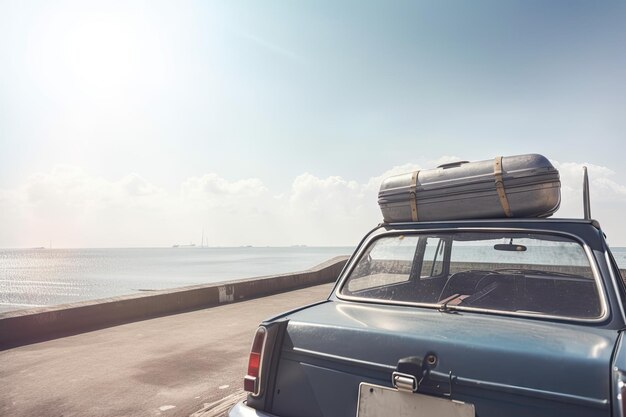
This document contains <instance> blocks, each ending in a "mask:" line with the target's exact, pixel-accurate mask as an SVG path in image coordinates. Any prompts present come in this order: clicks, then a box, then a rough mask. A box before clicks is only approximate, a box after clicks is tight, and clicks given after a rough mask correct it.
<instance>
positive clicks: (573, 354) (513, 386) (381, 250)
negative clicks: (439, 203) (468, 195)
mask: <svg viewBox="0 0 626 417" xmlns="http://www.w3.org/2000/svg"><path fill="white" fill-rule="evenodd" d="M623 300H624V283H623V281H622V279H621V275H620V271H619V269H618V267H617V265H616V263H615V261H614V260H613V257H612V255H611V252H610V251H609V248H608V246H607V244H606V242H605V239H604V235H603V233H602V231H601V230H600V227H599V225H598V223H597V222H595V221H589V220H559V219H557V220H547V219H529V220H522V219H515V220H482V221H480V220H474V221H453V222H433V223H411V222H407V223H398V224H384V225H381V226H380V227H378V228H376V229H375V230H373V231H372V232H371V233H369V234H368V235H367V236H366V237H365V239H364V240H363V241H362V242H361V244H360V246H359V248H358V249H357V251H356V252H355V254H354V255H353V256H352V258H351V259H350V261H349V262H348V264H347V265H346V267H345V269H344V271H343V272H342V273H341V276H340V277H339V279H338V281H337V284H336V286H335V288H334V289H333V291H332V293H331V294H330V296H329V297H328V299H327V300H325V301H323V302H320V303H317V304H314V305H310V306H307V307H303V308H301V309H298V310H294V311H291V312H288V313H285V314H283V315H280V316H278V317H274V318H272V319H270V320H267V321H265V322H263V323H262V324H261V326H260V327H259V328H258V330H257V332H256V335H255V337H254V342H253V345H252V351H251V354H250V361H249V366H248V375H246V377H245V389H246V390H247V391H249V395H248V398H247V401H245V402H242V403H240V404H237V405H236V406H235V407H234V408H233V409H232V410H231V411H230V413H229V416H230V417H243V416H257V417H270V416H281V417H287V416H290V417H319V416H324V417H344V416H360V417H369V416H426V415H430V416H435V415H436V416H481V417H492V416H493V417H495V416H510V417H517V416H520V417H521V416H535V417H543V416H546V417H547V416H569V417H574V416H611V415H612V416H622V415H624V411H625V410H624V406H625V405H626V404H624V403H623V401H624V398H625V397H624V396H623V394H624V390H625V389H626V385H625V383H624V381H625V380H626V376H625V375H624V372H625V370H626V350H625V349H624V347H623V340H622V330H623V329H624V328H625V326H626V318H625V316H624V306H623Z"/></svg>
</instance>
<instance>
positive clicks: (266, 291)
mask: <svg viewBox="0 0 626 417" xmlns="http://www.w3.org/2000/svg"><path fill="white" fill-rule="evenodd" d="M347 260H348V257H347V256H340V257H336V258H333V259H330V260H329V261H327V262H324V263H322V264H320V265H317V266H315V267H313V268H311V269H308V270H306V271H302V272H295V273H289V274H281V275H272V276H266V277H258V278H250V279H242V280H236V281H227V282H220V283H215V284H206V285H194V286H189V287H181V288H174V289H170V290H161V291H153V292H150V293H147V294H146V293H140V294H131V295H125V296H120V297H111V298H105V299H100V300H92V301H83V302H78V303H72V304H63V305H58V306H52V307H42V308H35V309H29V310H19V311H11V312H7V313H3V314H0V349H7V348H10V347H15V346H19V345H23V344H28V343H33V342H37V341H43V340H49V339H54V338H58V337H64V336H69V335H72V334H77V333H81V332H85V331H91V330H96V329H101V328H105V327H110V326H115V325H118V324H123V323H129V322H133V321H138V320H145V319H149V318H153V317H159V316H164V315H168V314H176V313H181V312H185V311H192V310H198V309H202V308H207V307H212V306H216V305H220V304H225V303H232V302H236V301H242V300H248V299H252V298H257V297H263V296H266V295H270V294H277V293H280V292H286V291H291V290H295V289H298V288H304V287H309V286H313V285H319V284H324V283H329V282H334V281H335V280H336V279H337V277H338V276H339V273H340V272H341V270H342V268H343V266H344V265H345V263H346V261H347Z"/></svg>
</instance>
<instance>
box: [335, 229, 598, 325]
mask: <svg viewBox="0 0 626 417" xmlns="http://www.w3.org/2000/svg"><path fill="white" fill-rule="evenodd" d="M506 221H507V222H511V220H510V219H508V220H506ZM456 232H487V233H489V232H491V233H493V232H514V233H520V232H522V233H537V234H547V235H560V236H566V237H568V238H570V239H571V240H574V241H576V242H578V243H579V244H580V245H581V246H582V248H583V250H584V251H585V254H586V255H587V261H588V262H589V265H590V267H591V271H592V273H593V278H594V281H595V283H596V288H597V290H598V293H599V296H600V306H601V315H600V316H599V317H596V318H588V319H587V318H573V317H567V316H554V315H550V314H541V313H537V314H533V313H531V312H516V311H507V310H494V309H484V308H476V307H468V306H447V307H446V309H447V310H449V311H467V312H478V313H489V314H503V315H507V316H515V317H530V318H541V319H548V320H560V321H568V322H576V323H581V322H582V323H599V322H602V321H604V320H606V319H607V318H608V316H609V309H608V302H607V298H606V292H605V291H604V283H603V281H602V276H601V275H600V271H599V269H598V265H597V263H596V259H595V257H594V256H593V252H592V251H591V248H590V247H589V245H587V243H586V242H585V241H584V240H582V239H581V238H580V237H579V236H577V235H575V234H572V233H569V232H562V231H555V230H545V229H525V228H518V227H451V228H441V227H439V228H433V229H402V230H386V231H384V232H380V233H376V234H374V235H371V236H369V237H368V239H367V240H366V241H365V242H362V244H361V246H360V248H359V249H358V252H355V255H356V256H354V255H353V257H352V258H351V259H350V262H349V265H348V264H346V267H345V269H344V271H343V274H342V275H341V276H340V279H339V281H338V283H337V285H336V287H335V291H334V295H335V297H337V298H338V299H340V300H344V301H358V302H365V303H369V304H386V305H395V306H411V307H428V308H436V309H438V308H441V307H442V304H439V303H437V304H434V303H412V302H409V301H392V300H377V299H373V298H363V297H355V296H351V295H344V294H341V293H340V292H341V290H342V289H343V287H344V285H345V284H346V280H347V279H348V277H349V276H350V274H352V271H353V269H354V267H355V265H356V263H357V261H358V260H359V259H361V255H362V254H363V252H364V251H365V249H366V248H367V247H369V245H370V244H371V243H372V241H373V240H376V239H379V238H381V237H386V236H395V235H404V234H408V233H410V234H417V235H419V234H429V233H456Z"/></svg>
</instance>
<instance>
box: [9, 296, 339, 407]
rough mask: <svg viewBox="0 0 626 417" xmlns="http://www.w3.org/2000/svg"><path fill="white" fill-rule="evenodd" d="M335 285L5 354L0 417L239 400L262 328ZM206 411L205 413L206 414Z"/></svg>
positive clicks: (169, 317) (57, 340) (319, 297)
mask: <svg viewBox="0 0 626 417" xmlns="http://www.w3.org/2000/svg"><path fill="white" fill-rule="evenodd" d="M331 288H332V285H331V284H326V285H320V286H316V287H311V288H306V289H302V290H298V291H292V292H288V293H284V294H278V295H273V296H270V297H264V298H258V299H255V300H249V301H244V302H240V303H235V304H229V305H223V306H218V307H212V308H208V309H204V310H199V311H194V312H191V313H184V314H177V315H173V316H167V317H161V318H157V319H152V320H145V321H141V322H135V323H130V324H125V325H122V326H116V327H111V328H108V329H103V330H98V331H94V332H89V333H83V334H80V335H76V336H71V337H66V338H62V339H56V340H50V341H47V342H42V343H37V344H32V345H28V346H22V347H18V348H14V349H10V350H5V351H2V352H0V387H2V388H1V389H0V416H14V417H22V416H23V417H27V416H28V417H30V416H107V417H111V416H189V415H190V414H192V413H194V412H196V411H198V410H200V409H202V408H203V407H204V406H205V405H206V404H207V403H213V402H219V401H220V400H221V399H223V398H225V397H230V398H232V397H234V396H235V397H236V396H238V395H239V393H240V391H241V386H242V383H243V376H244V374H245V371H246V366H247V360H248V351H249V348H250V343H251V342H252V336H253V334H254V330H255V329H256V327H257V325H258V323H259V322H260V321H261V320H263V319H265V318H267V317H270V316H273V315H275V314H278V313H280V312H282V311H285V310H289V309H292V308H296V307H298V306H300V305H304V304H309V303H312V302H315V301H318V300H322V299H324V298H326V297H327V295H328V294H329V292H330V290H331ZM205 408H206V407H205Z"/></svg>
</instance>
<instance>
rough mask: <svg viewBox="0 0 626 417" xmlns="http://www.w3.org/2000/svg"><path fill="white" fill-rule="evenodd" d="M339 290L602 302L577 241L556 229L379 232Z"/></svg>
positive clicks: (476, 300)
mask: <svg viewBox="0 0 626 417" xmlns="http://www.w3.org/2000/svg"><path fill="white" fill-rule="evenodd" d="M339 295H340V296H344V297H348V298H352V299H355V298H358V299H364V300H380V301H383V302H398V303H411V304H422V305H429V306H433V307H437V308H450V309H460V310H462V309H472V310H476V309H479V310H492V311H500V312H514V313H517V314H529V315H543V316H546V315H547V316H555V317H566V318H575V319H597V318H599V317H601V316H602V314H603V308H602V302H601V298H600V292H599V291H598V283H597V280H596V279H595V278H594V273H593V269H592V267H591V264H590V261H589V258H588V256H587V254H586V252H585V250H584V248H583V247H582V246H581V245H580V243H578V242H577V241H574V240H572V239H570V238H569V237H564V236H560V235H550V234H541V233H512V232H457V233H438V234H406V235H393V236H385V237H380V238H378V239H376V240H374V241H373V242H371V243H370V244H369V246H368V247H367V248H366V250H365V251H364V252H363V253H362V255H361V256H360V258H359V260H358V262H357V263H356V265H355V266H354V268H353V269H352V271H351V273H350V275H349V276H348V277H347V279H346V280H345V281H344V282H343V284H342V286H341V288H340V291H339Z"/></svg>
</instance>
